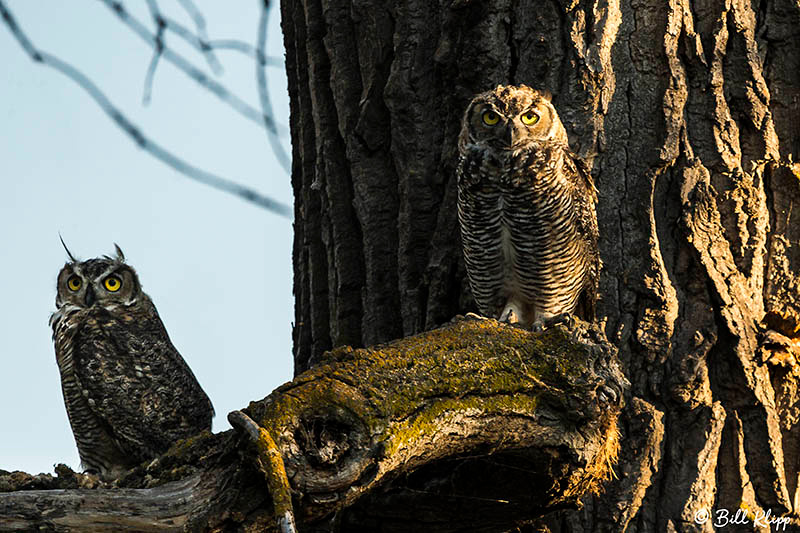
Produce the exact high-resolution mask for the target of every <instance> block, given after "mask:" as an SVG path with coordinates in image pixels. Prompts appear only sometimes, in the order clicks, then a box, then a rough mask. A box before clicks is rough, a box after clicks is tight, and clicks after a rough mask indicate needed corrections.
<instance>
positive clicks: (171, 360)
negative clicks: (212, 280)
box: [74, 302, 214, 460]
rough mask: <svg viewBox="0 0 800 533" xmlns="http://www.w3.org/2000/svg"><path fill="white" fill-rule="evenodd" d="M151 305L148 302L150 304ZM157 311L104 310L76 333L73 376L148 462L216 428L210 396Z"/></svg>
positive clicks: (107, 422)
mask: <svg viewBox="0 0 800 533" xmlns="http://www.w3.org/2000/svg"><path fill="white" fill-rule="evenodd" d="M148 303H149V302H148ZM150 306H151V307H152V312H142V311H138V312H131V314H126V312H121V313H120V315H121V316H120V317H117V316H112V315H111V314H109V313H108V312H107V311H105V310H98V311H97V312H94V313H93V314H92V317H91V318H90V320H88V321H87V322H86V323H85V324H84V325H83V326H82V328H81V330H80V331H79V332H78V335H80V337H82V338H80V339H76V341H77V342H76V343H75V345H76V353H75V354H74V355H75V356H74V368H75V376H76V378H77V381H78V385H79V387H80V390H81V392H82V394H83V395H84V396H85V397H86V399H87V400H88V402H89V406H90V408H91V410H92V412H93V414H94V415H95V416H97V417H98V418H99V419H100V420H101V421H102V423H103V424H104V426H105V427H106V429H107V431H108V432H109V433H110V435H111V437H112V438H113V439H114V441H115V442H116V443H117V445H118V446H119V447H120V449H121V450H123V452H125V453H128V454H130V455H131V456H133V457H136V458H137V459H138V460H143V459H146V458H149V457H152V456H154V455H157V454H160V453H163V452H164V451H166V450H167V449H168V448H169V447H170V446H171V445H172V444H174V443H175V442H176V441H177V440H180V439H183V438H187V437H190V436H192V435H194V434H196V433H199V432H201V431H203V430H206V429H211V418H212V417H213V415H214V410H213V407H212V406H211V402H210V400H209V399H208V396H206V394H205V392H203V390H202V388H201V387H200V385H199V383H198V382H197V380H196V379H195V377H194V375H193V374H192V371H191V370H190V369H189V367H188V365H187V364H186V362H185V361H184V360H183V358H182V357H181V356H180V354H179V353H178V351H177V350H176V349H175V347H174V346H173V345H172V342H170V340H169V336H168V335H167V332H166V329H165V328H164V325H163V324H162V323H161V319H160V318H159V317H158V313H157V312H156V311H155V307H154V306H152V304H150Z"/></svg>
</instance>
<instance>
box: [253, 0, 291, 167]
mask: <svg viewBox="0 0 800 533" xmlns="http://www.w3.org/2000/svg"><path fill="white" fill-rule="evenodd" d="M268 19H269V0H262V4H261V16H260V17H259V21H258V38H257V40H256V57H257V58H261V57H264V56H265V54H264V50H265V48H266V42H267V21H268ZM255 65H256V79H257V80H258V97H259V100H260V101H261V111H262V116H263V120H264V127H265V128H267V138H268V139H269V144H270V145H271V147H272V152H273V153H274V154H275V157H276V158H277V159H278V163H280V164H281V166H282V167H283V168H284V169H285V170H286V173H287V174H291V166H292V162H291V159H290V158H289V156H288V155H287V154H286V151H285V150H284V149H283V145H281V141H280V139H279V138H278V130H277V129H276V128H275V120H274V118H273V117H274V116H275V114H274V113H273V112H272V103H271V102H270V100H269V91H268V90H267V74H266V70H265V69H264V64H263V62H261V61H259V60H256V62H255Z"/></svg>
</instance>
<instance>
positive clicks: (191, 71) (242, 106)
mask: <svg viewBox="0 0 800 533" xmlns="http://www.w3.org/2000/svg"><path fill="white" fill-rule="evenodd" d="M100 1H101V2H103V4H105V5H106V6H107V7H108V8H109V9H110V10H111V11H112V12H113V13H114V14H115V15H116V16H117V18H119V19H120V21H122V22H123V23H124V24H125V25H126V26H128V27H129V28H130V29H131V30H133V32H134V33H136V34H137V35H138V36H139V37H140V38H141V39H142V40H143V41H145V42H146V43H147V44H149V45H150V46H152V47H154V48H155V46H156V37H155V35H153V34H152V33H150V31H148V29H147V28H146V27H145V26H144V24H142V23H141V22H140V21H139V20H138V19H136V18H135V17H133V16H132V15H131V14H130V13H129V12H128V11H127V9H125V6H124V5H123V4H122V2H116V1H113V0H100ZM162 56H163V57H164V59H166V60H167V61H169V62H170V63H172V64H173V65H175V66H176V67H177V68H178V69H179V70H181V71H183V72H184V73H185V74H186V75H187V76H189V77H190V78H192V79H193V80H195V81H196V82H197V83H198V84H200V86H201V87H203V88H205V89H207V90H209V91H211V92H212V93H214V94H215V95H216V96H217V97H218V98H219V99H220V100H222V101H223V102H225V103H226V104H228V105H230V106H231V107H232V108H233V109H234V110H236V111H237V112H238V113H239V114H241V115H242V116H244V117H245V118H247V119H249V120H251V121H253V122H254V123H256V124H258V125H259V126H262V127H263V126H264V118H263V116H262V113H261V112H260V111H258V109H256V108H254V107H252V106H251V105H249V104H248V103H247V102H245V101H244V100H242V99H241V98H239V97H238V96H236V95H235V94H233V93H231V92H230V91H229V90H228V89H227V88H226V87H225V86H223V85H222V84H221V83H219V82H217V81H215V80H213V79H211V78H209V77H208V76H207V75H206V74H205V73H204V72H203V71H201V70H200V69H199V68H197V67H195V66H194V65H193V64H192V63H191V62H190V61H188V60H187V59H185V58H184V57H183V56H181V55H180V54H178V53H176V52H175V51H174V50H172V49H171V48H169V47H168V46H165V47H164V49H163V50H162Z"/></svg>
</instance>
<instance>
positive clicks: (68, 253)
mask: <svg viewBox="0 0 800 533" xmlns="http://www.w3.org/2000/svg"><path fill="white" fill-rule="evenodd" d="M58 240H60V241H61V246H63V247H64V250H65V251H66V252H67V257H69V260H70V261H72V262H73V263H77V262H78V260H77V259H75V257H74V256H73V255H72V252H70V251H69V248H67V245H66V244H65V243H64V238H63V237H62V236H61V232H60V231H59V232H58Z"/></svg>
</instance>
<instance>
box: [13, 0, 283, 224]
mask: <svg viewBox="0 0 800 533" xmlns="http://www.w3.org/2000/svg"><path fill="white" fill-rule="evenodd" d="M0 14H2V16H3V21H4V22H5V24H6V26H8V28H9V30H10V31H11V33H12V35H14V37H15V38H16V39H17V41H18V42H19V44H20V46H22V48H23V49H24V50H25V52H27V54H28V55H29V56H30V58H31V59H32V60H33V61H35V62H37V63H41V64H43V65H47V66H49V67H52V68H54V69H56V70H58V71H59V72H61V73H62V74H64V75H65V76H67V77H68V78H70V79H71V80H72V81H74V82H75V83H77V84H78V85H79V86H80V87H81V88H82V89H84V90H85V91H86V92H87V93H88V94H89V96H91V97H92V99H93V100H94V101H95V102H96V103H97V104H98V105H99V106H100V108H101V109H102V110H103V111H104V112H105V113H106V114H107V115H108V116H109V117H110V118H111V119H112V120H113V121H114V122H116V123H117V125H118V126H119V127H120V128H122V130H123V131H124V132H125V133H127V134H128V135H129V136H130V137H131V138H132V139H133V140H134V141H135V142H136V144H138V145H139V147H140V148H142V149H144V150H146V151H147V152H150V154H152V155H153V156H154V157H156V158H158V159H160V160H161V161H163V162H164V163H166V164H167V165H169V166H171V167H172V168H173V169H175V170H177V171H178V172H180V173H181V174H183V175H184V176H186V177H188V178H191V179H193V180H195V181H198V182H200V183H203V184H205V185H208V186H210V187H213V188H215V189H218V190H221V191H224V192H227V193H230V194H233V195H235V196H238V197H239V198H242V199H244V200H247V201H248V202H251V203H253V204H256V205H258V206H259V207H262V208H264V209H267V210H269V211H272V212H274V213H276V214H278V215H281V216H284V217H287V218H291V208H290V207H289V206H287V205H286V204H283V203H281V202H278V201H277V200H273V199H272V198H269V197H267V196H264V195H262V194H260V193H258V192H256V191H255V190H253V189H250V188H249V187H245V186H243V185H239V184H238V183H235V182H233V181H230V180H227V179H225V178H222V177H220V176H217V175H215V174H212V173H210V172H206V171H205V170H202V169H200V168H197V167H195V166H193V165H191V164H189V163H188V162H186V161H184V160H183V159H180V158H179V157H177V156H176V155H174V154H172V153H170V152H169V151H167V150H166V149H165V148H163V147H162V146H160V145H159V144H157V143H155V142H154V141H152V140H150V139H149V138H147V137H146V136H145V135H144V134H143V133H142V132H141V130H140V129H139V128H138V127H137V126H136V125H134V124H133V123H132V122H131V121H130V120H128V118H127V117H125V115H123V114H122V112H121V111H120V110H119V109H118V108H117V107H116V106H114V104H112V103H111V101H110V100H109V99H108V98H107V97H106V95H105V94H103V92H102V91H101V90H100V89H99V88H98V87H97V85H95V84H94V83H93V82H92V81H91V80H90V79H89V78H87V77H86V76H85V75H84V74H83V73H82V72H80V71H79V70H77V69H76V68H75V67H73V66H72V65H70V64H68V63H66V62H64V61H62V60H60V59H59V58H57V57H55V56H53V55H50V54H48V53H47V52H42V51H41V50H37V49H36V47H34V46H33V44H32V43H31V41H30V40H29V39H28V37H27V36H26V35H25V33H24V32H23V31H22V29H21V28H20V27H19V25H17V22H16V21H15V20H14V17H13V16H12V14H11V12H10V11H9V10H8V9H7V8H6V6H5V5H4V3H3V2H2V0H0Z"/></svg>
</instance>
